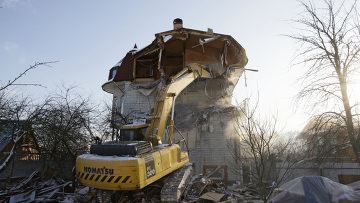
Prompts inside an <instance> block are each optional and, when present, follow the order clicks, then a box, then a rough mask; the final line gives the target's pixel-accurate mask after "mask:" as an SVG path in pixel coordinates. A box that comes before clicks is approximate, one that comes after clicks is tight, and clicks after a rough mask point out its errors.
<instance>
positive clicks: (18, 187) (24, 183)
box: [10, 171, 39, 191]
mask: <svg viewBox="0 0 360 203" xmlns="http://www.w3.org/2000/svg"><path fill="white" fill-rule="evenodd" d="M38 173H39V171H34V172H33V173H32V174H31V175H30V176H28V177H27V178H26V179H24V180H22V181H21V182H20V184H18V185H17V186H15V187H13V188H11V189H10V190H11V191H14V190H19V189H21V188H22V187H23V186H25V185H26V184H28V183H29V182H30V181H31V179H33V178H34V176H36V175H37V174H38Z"/></svg>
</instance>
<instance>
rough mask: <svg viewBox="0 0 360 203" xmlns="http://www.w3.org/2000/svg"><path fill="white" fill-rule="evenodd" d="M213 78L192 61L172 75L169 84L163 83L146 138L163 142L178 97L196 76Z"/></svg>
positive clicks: (156, 143) (155, 144) (156, 142)
mask: <svg viewBox="0 0 360 203" xmlns="http://www.w3.org/2000/svg"><path fill="white" fill-rule="evenodd" d="M199 77H201V78H211V74H210V73H209V72H208V71H206V70H205V69H204V66H201V65H200V64H196V63H191V64H189V65H187V66H186V67H185V68H184V69H183V70H182V71H180V72H179V73H177V74H176V75H175V76H173V77H172V79H171V81H170V82H169V83H168V84H163V86H162V87H161V89H160V91H159V94H158V96H157V99H156V104H155V109H154V114H153V118H152V120H151V124H150V128H149V130H148V132H147V134H146V137H145V140H147V141H150V142H151V143H152V144H153V146H157V145H159V144H161V140H162V137H163V135H164V131H165V128H166V123H167V120H168V116H169V114H170V111H171V109H172V107H173V105H174V101H175V99H176V97H177V96H178V95H179V94H180V92H181V91H182V90H183V89H184V88H186V87H187V86H188V85H189V84H190V83H192V82H193V81H194V80H195V79H196V78H199Z"/></svg>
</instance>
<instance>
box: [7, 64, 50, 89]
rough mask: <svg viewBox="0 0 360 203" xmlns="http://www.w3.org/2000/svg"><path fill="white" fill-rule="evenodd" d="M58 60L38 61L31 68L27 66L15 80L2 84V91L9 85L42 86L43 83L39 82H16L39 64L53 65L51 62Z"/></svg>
mask: <svg viewBox="0 0 360 203" xmlns="http://www.w3.org/2000/svg"><path fill="white" fill-rule="evenodd" d="M56 62H57V61H50V62H36V63H35V64H34V65H31V66H30V67H29V68H27V69H26V70H25V71H23V72H22V73H20V74H19V75H18V76H16V77H15V78H14V79H13V80H9V81H8V82H7V83H6V84H5V85H3V86H0V92H1V91H3V90H5V89H7V88H9V87H14V86H42V85H41V84H37V83H33V84H29V83H16V82H17V81H18V80H19V79H20V78H22V77H23V76H24V75H26V73H28V72H29V71H31V70H33V69H36V68H38V67H39V66H47V67H51V66H50V64H52V63H56Z"/></svg>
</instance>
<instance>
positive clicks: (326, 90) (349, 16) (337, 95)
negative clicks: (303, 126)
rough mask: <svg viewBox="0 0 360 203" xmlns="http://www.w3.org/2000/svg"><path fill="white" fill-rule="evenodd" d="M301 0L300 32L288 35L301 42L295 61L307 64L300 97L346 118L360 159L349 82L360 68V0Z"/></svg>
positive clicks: (297, 21)
mask: <svg viewBox="0 0 360 203" xmlns="http://www.w3.org/2000/svg"><path fill="white" fill-rule="evenodd" d="M299 2H300V4H301V5H302V7H303V8H304V12H302V13H301V14H300V15H299V17H298V19H295V20H293V22H294V23H295V25H297V26H298V27H297V29H298V31H299V34H291V35H286V36H287V37H290V38H292V39H294V40H296V41H297V42H299V43H300V45H301V46H300V48H299V50H298V52H297V55H296V58H295V63H294V65H304V66H305V67H306V72H305V73H304V75H303V76H302V77H301V78H300V81H301V84H302V85H303V88H302V90H301V91H300V92H299V93H298V96H297V101H300V102H302V101H305V102H307V104H310V105H309V106H310V107H311V108H312V109H319V108H317V107H320V109H321V111H323V112H324V111H325V112H326V113H327V114H332V115H334V116H336V117H338V118H340V119H342V120H343V123H344V124H345V126H346V132H347V136H348V138H349V141H350V144H351V146H352V148H353V149H354V151H355V154H356V159H357V160H358V161H359V162H360V155H359V150H360V148H359V147H360V145H359V141H360V136H357V135H356V132H355V129H354V120H353V119H354V116H356V113H355V112H354V106H355V104H350V100H349V93H348V85H349V84H350V83H351V82H352V81H354V80H355V78H356V77H358V76H359V71H360V69H359V59H360V26H359V22H360V21H359V17H358V13H357V8H356V7H357V6H358V2H357V0H354V1H352V2H351V3H350V2H349V1H346V2H345V0H342V1H334V0H322V1H320V4H321V6H315V3H314V1H305V0H300V1H299ZM324 108H328V109H331V110H329V111H326V109H325V110H323V109H324Z"/></svg>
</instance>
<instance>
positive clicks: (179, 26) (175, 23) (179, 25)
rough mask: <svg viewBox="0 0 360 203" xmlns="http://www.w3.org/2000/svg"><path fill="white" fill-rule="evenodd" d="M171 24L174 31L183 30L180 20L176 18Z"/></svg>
mask: <svg viewBox="0 0 360 203" xmlns="http://www.w3.org/2000/svg"><path fill="white" fill-rule="evenodd" d="M173 23H174V30H177V29H180V28H183V22H182V20H181V19H180V18H176V19H175V20H174V22H173Z"/></svg>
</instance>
